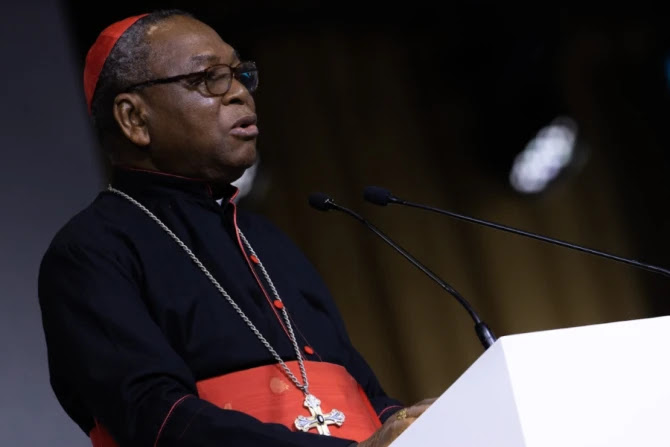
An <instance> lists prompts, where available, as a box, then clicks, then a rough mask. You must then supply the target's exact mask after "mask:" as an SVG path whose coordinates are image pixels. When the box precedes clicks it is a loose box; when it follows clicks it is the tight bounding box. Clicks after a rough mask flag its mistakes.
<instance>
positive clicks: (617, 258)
mask: <svg viewBox="0 0 670 447" xmlns="http://www.w3.org/2000/svg"><path fill="white" fill-rule="evenodd" d="M388 200H389V202H390V203H397V204H399V205H405V206H410V207H412V208H418V209H422V210H424V211H431V212H434V213H438V214H444V215H447V216H450V217H453V218H455V219H460V220H464V221H466V222H472V223H476V224H479V225H484V226H486V227H491V228H495V229H497V230H502V231H506V232H508V233H512V234H516V235H519V236H526V237H529V238H532V239H536V240H538V241H542V242H547V243H549V244H555V245H559V246H561V247H566V248H571V249H573V250H577V251H581V252H583V253H588V254H590V255H594V256H602V257H604V258H607V259H611V260H613V261H617V262H622V263H624V264H628V265H633V266H635V267H639V268H642V269H644V270H648V271H650V272H655V273H660V274H661V275H664V276H667V277H670V270H667V269H664V268H662V267H657V266H654V265H649V264H645V263H642V262H640V261H636V260H634V259H627V258H622V257H621V256H616V255H612V254H609V253H605V252H602V251H599V250H594V249H592V248H588V247H582V246H579V245H575V244H571V243H570V242H565V241H562V240H560V239H553V238H549V237H546V236H542V235H540V234H536V233H531V232H528V231H523V230H519V229H516V228H511V227H508V226H505V225H501V224H498V223H495V222H489V221H486V220H481V219H476V218H474V217H469V216H463V215H461V214H458V213H454V212H452V211H447V210H442V209H439V208H435V207H432V206H429V205H422V204H420V203H414V202H408V201H406V200H403V199H399V198H397V197H394V196H390V197H389V199H388Z"/></svg>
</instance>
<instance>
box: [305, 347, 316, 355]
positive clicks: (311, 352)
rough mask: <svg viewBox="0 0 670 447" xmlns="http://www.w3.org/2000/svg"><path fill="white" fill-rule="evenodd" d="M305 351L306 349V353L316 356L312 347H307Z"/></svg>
mask: <svg viewBox="0 0 670 447" xmlns="http://www.w3.org/2000/svg"><path fill="white" fill-rule="evenodd" d="M304 349H305V352H306V353H307V354H309V355H312V354H314V349H312V347H311V346H305V348H304Z"/></svg>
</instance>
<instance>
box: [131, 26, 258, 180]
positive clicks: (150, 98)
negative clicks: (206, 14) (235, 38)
mask: <svg viewBox="0 0 670 447" xmlns="http://www.w3.org/2000/svg"><path fill="white" fill-rule="evenodd" d="M148 40H149V43H150V45H151V55H150V57H149V69H150V71H151V73H152V78H164V77H171V76H177V75H181V74H186V73H191V72H197V71H201V70H204V69H206V68H208V67H210V66H212V65H214V64H228V65H231V66H236V65H237V64H239V62H240V61H239V60H238V56H237V54H236V52H235V50H234V49H233V48H232V47H231V46H230V45H228V44H227V43H225V42H224V41H223V40H221V38H220V37H219V35H218V34H217V33H216V32H215V31H214V30H213V29H212V28H210V27H209V26H207V25H205V24H204V23H202V22H199V21H197V20H195V19H192V18H189V17H183V16H175V17H171V18H169V19H167V20H165V21H163V22H161V23H159V24H157V25H155V26H153V27H151V28H150V29H149V30H148ZM140 94H141V95H143V97H144V99H145V103H146V106H147V109H146V110H147V114H146V123H147V128H148V132H149V136H150V140H151V141H150V143H149V147H148V150H149V155H150V157H151V160H152V162H153V164H154V165H155V166H156V168H157V169H159V170H160V171H163V172H167V173H171V174H177V175H183V176H187V177H195V178H201V179H206V180H208V181H212V182H217V183H220V182H226V183H229V182H232V181H234V180H236V179H237V178H239V177H240V176H241V175H242V174H243V173H244V170H245V169H247V168H249V167H250V166H251V165H252V164H253V163H254V161H255V160H256V136H257V134H258V131H257V129H256V127H255V122H256V115H255V109H256V107H255V104H254V100H253V97H252V96H251V94H250V93H249V92H248V91H247V89H246V88H245V87H244V86H243V85H242V84H240V82H239V81H237V80H236V79H233V81H232V84H231V87H230V90H229V91H228V92H227V93H226V94H225V95H223V96H212V95H210V94H209V93H208V91H207V88H206V86H205V84H204V82H202V83H200V84H197V85H192V84H190V83H189V81H182V82H176V83H170V84H163V85H154V86H151V87H148V88H145V89H143V90H142V91H141V92H140Z"/></svg>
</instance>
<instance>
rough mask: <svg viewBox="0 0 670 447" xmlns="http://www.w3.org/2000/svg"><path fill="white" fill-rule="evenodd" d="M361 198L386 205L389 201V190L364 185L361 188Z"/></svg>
mask: <svg viewBox="0 0 670 447" xmlns="http://www.w3.org/2000/svg"><path fill="white" fill-rule="evenodd" d="M363 198H364V199H365V200H367V201H368V202H370V203H374V204H375V205H381V206H386V205H388V203H389V202H390V201H391V191H389V190H388V189H384V188H380V187H379V186H366V187H365V189H364V190H363Z"/></svg>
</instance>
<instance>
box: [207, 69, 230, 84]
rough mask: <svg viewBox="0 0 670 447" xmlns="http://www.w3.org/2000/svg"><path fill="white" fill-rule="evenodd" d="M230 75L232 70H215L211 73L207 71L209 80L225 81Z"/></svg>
mask: <svg viewBox="0 0 670 447" xmlns="http://www.w3.org/2000/svg"><path fill="white" fill-rule="evenodd" d="M229 77H230V72H228V71H213V72H210V73H207V80H208V81H210V82H211V81H213V82H216V81H225V80H226V79H228V78H229Z"/></svg>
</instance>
